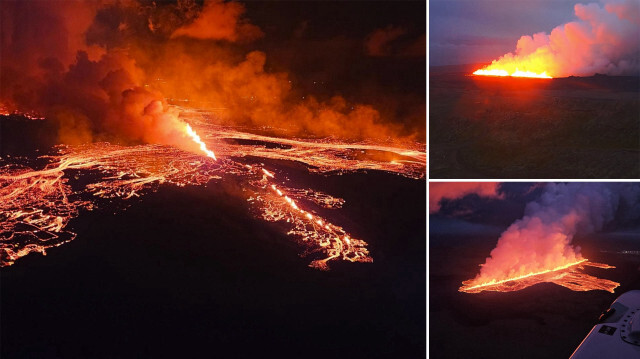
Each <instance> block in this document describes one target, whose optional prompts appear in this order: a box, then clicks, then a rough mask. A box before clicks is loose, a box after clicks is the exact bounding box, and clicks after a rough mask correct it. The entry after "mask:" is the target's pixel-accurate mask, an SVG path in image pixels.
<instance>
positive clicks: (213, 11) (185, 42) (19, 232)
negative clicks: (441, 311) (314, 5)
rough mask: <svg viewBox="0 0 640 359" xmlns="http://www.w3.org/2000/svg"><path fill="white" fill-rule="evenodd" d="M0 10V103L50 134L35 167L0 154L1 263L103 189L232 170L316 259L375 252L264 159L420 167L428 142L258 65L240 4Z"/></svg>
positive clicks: (51, 238) (114, 191) (41, 246)
mask: <svg viewBox="0 0 640 359" xmlns="http://www.w3.org/2000/svg"><path fill="white" fill-rule="evenodd" d="M0 7H1V8H2V43H1V45H2V54H3V58H2V62H1V64H0V65H1V72H2V73H1V75H2V79H3V81H2V82H1V83H0V90H1V91H0V108H1V109H2V110H3V112H4V114H5V115H7V116H8V115H9V114H19V115H23V114H26V115H29V116H30V117H37V118H46V119H47V120H51V121H54V122H55V124H56V130H57V138H58V141H59V143H60V145H59V146H58V147H57V148H56V151H54V152H53V153H50V154H47V155H46V156H41V157H39V158H38V160H39V161H40V162H39V164H37V165H36V164H31V163H23V162H20V161H17V162H16V161H11V160H9V159H3V161H2V162H1V163H0V198H1V199H2V204H1V205H0V219H1V222H2V223H1V224H0V239H1V240H2V243H1V245H2V247H1V248H0V252H1V254H2V261H1V262H0V265H2V266H4V265H11V264H13V263H14V262H15V260H17V259H18V258H20V257H22V256H24V255H26V254H28V253H30V252H40V253H45V250H46V249H47V248H50V247H53V246H59V245H61V244H63V243H65V242H67V241H69V240H71V239H73V238H74V237H75V233H73V232H72V231H71V230H70V229H69V228H67V226H68V224H69V222H70V220H71V219H73V218H75V217H77V216H78V215H79V213H80V212H82V211H88V210H94V209H96V208H100V207H103V206H104V205H105V204H104V203H105V202H104V201H105V200H107V199H108V200H114V199H122V200H125V199H130V198H133V197H138V196H142V195H144V194H145V193H148V192H151V191H153V190H155V189H156V188H157V187H158V186H159V185H160V184H172V185H176V186H186V185H204V184H206V183H207V182H209V181H216V180H219V179H220V178H222V176H225V175H232V176H235V177H236V178H240V181H241V182H242V183H243V191H244V192H245V193H244V194H243V195H246V196H247V199H246V200H247V201H248V202H249V203H250V205H251V207H252V208H253V209H254V212H257V215H258V217H260V218H262V219H264V220H266V221H271V222H283V223H286V226H288V228H287V230H286V233H287V234H289V235H291V236H294V237H295V238H296V239H297V240H298V241H299V242H300V244H301V245H302V246H303V247H305V254H313V255H314V256H317V257H318V258H314V259H313V261H312V263H311V266H312V267H314V268H319V269H327V268H328V265H327V262H328V261H330V260H336V259H343V260H348V261H352V262H371V261H372V258H371V257H370V256H369V253H368V250H367V249H366V245H367V243H366V242H364V241H362V240H359V239H357V238H354V237H353V236H352V235H350V234H349V233H347V231H346V230H345V229H343V228H342V227H341V226H339V225H337V224H334V223H332V221H331V220H330V219H329V218H325V217H324V216H323V215H321V214H320V213H318V212H320V211H321V210H320V209H321V208H328V209H335V208H339V207H340V206H341V203H343V202H344V200H343V199H341V198H337V197H333V196H331V195H330V194H326V193H324V192H322V191H317V190H313V189H309V188H299V187H296V186H295V185H293V184H291V183H290V182H287V181H289V178H287V177H286V176H284V175H283V176H282V177H280V176H278V175H277V170H276V169H274V168H271V167H268V166H267V165H264V163H262V162H260V161H261V160H265V159H269V160H287V161H295V162H298V163H303V164H304V165H306V166H308V169H309V171H311V172H316V173H324V174H328V173H343V172H347V171H354V170H362V169H374V170H382V171H387V172H391V173H397V174H399V175H403V176H406V177H409V178H424V175H425V166H426V155H425V151H424V144H421V143H420V142H417V141H416V138H418V139H419V138H420V137H419V136H417V133H416V132H415V131H413V129H407V128H403V126H401V125H399V124H397V123H394V122H393V121H392V120H390V119H389V118H385V117H384V116H383V115H382V113H381V112H379V111H378V110H377V109H376V108H374V106H372V105H369V104H362V103H357V102H353V101H347V100H346V99H345V98H343V97H342V96H339V95H333V96H330V97H328V98H327V99H318V98H316V97H314V96H302V99H301V98H299V97H297V93H295V89H294V88H293V85H292V82H291V80H290V77H289V74H288V73H287V72H272V71H268V70H267V69H266V67H267V66H266V54H265V53H264V52H262V51H256V50H250V51H247V50H246V46H248V44H250V43H251V42H252V41H255V40H256V39H259V38H261V37H263V36H264V33H263V32H262V30H261V29H260V28H259V27H258V26H256V25H253V24H251V22H250V21H249V20H248V19H247V18H245V17H244V14H245V8H244V6H243V5H242V4H240V3H237V2H224V1H219V0H209V1H205V2H204V4H199V3H198V2H196V1H177V2H171V3H158V4H156V3H155V2H152V3H148V2H144V1H140V2H138V1H124V2H110V1H105V2H93V1H90V2H84V1H78V2H75V1H65V2H30V1H28V2H23V1H3V2H2V3H1V4H0ZM243 46H245V47H243ZM294 95H296V96H295V97H296V98H294ZM43 162H44V164H42V163H43ZM317 253H320V255H319V256H318V255H317Z"/></svg>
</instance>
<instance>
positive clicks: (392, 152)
mask: <svg viewBox="0 0 640 359" xmlns="http://www.w3.org/2000/svg"><path fill="white" fill-rule="evenodd" d="M187 117H188V119H189V120H190V122H191V124H192V125H193V126H194V128H197V131H198V133H200V134H203V135H204V136H203V137H204V138H205V140H202V139H201V138H200V136H198V135H197V134H196V132H195V130H193V128H192V127H191V126H188V127H187V128H186V131H187V133H188V134H189V135H190V136H191V137H192V138H193V140H194V141H196V142H197V143H198V144H200V148H201V150H202V151H203V153H205V154H207V156H208V157H204V156H201V155H197V154H193V153H189V152H185V151H181V150H179V149H176V148H173V147H168V146H162V145H138V146H120V145H115V144H110V143H105V142H103V143H92V144H85V145H80V146H59V147H58V151H57V153H55V154H53V155H51V156H42V157H39V158H38V159H37V160H35V161H34V160H33V159H27V158H13V157H12V158H9V157H7V158H0V267H1V266H7V265H11V264H13V263H14V262H15V261H16V260H17V259H19V258H20V257H23V256H25V255H27V254H29V253H31V252H39V253H42V254H45V253H46V250H47V249H48V248H51V247H57V246H60V245H62V244H64V243H66V242H68V241H70V240H72V239H74V238H75V237H76V233H74V232H73V230H72V228H70V227H71V226H70V225H69V223H70V221H71V220H72V219H73V218H75V217H78V216H79V215H81V213H82V212H83V211H91V210H104V209H107V208H108V209H109V210H110V211H111V210H113V208H114V207H115V209H116V210H117V209H118V208H121V207H123V206H127V203H128V202H123V201H125V200H131V199H132V198H138V197H141V196H143V195H145V194H146V193H149V192H152V191H155V190H157V188H158V187H159V186H161V185H174V186H179V187H183V186H187V185H196V186H197V185H204V184H207V183H210V182H212V183H215V182H216V181H218V180H220V179H222V178H223V176H234V178H235V179H237V180H238V181H239V183H240V185H241V187H242V188H243V191H244V193H245V195H246V197H247V201H248V203H249V206H250V207H251V209H252V213H254V214H255V215H256V216H257V217H258V218H260V219H262V220H265V221H270V222H279V223H280V224H281V227H282V228H283V229H284V231H285V233H286V234H288V235H290V236H292V237H293V238H295V239H296V241H297V242H298V243H299V244H300V246H301V247H303V248H304V253H303V255H304V256H309V257H312V258H311V264H310V266H311V267H313V268H318V269H323V270H325V269H328V262H329V261H334V260H345V261H350V262H371V261H373V259H372V258H371V256H370V255H369V252H368V250H367V248H366V246H367V243H366V242H365V241H363V240H360V239H357V238H354V237H353V236H352V235H350V234H349V233H347V231H346V230H345V229H343V228H342V227H341V226H339V225H337V224H334V223H332V222H331V221H330V219H328V218H327V215H326V210H336V209H339V208H341V207H342V205H343V204H344V199H341V198H336V197H333V196H331V195H330V194H327V193H323V192H320V191H316V190H313V189H310V188H296V187H295V186H292V185H291V182H290V179H288V178H286V177H285V178H283V179H281V180H279V179H278V178H279V177H280V176H278V175H277V174H276V171H275V170H269V169H267V168H265V166H264V165H262V164H259V163H258V164H256V160H258V161H259V160H261V159H276V160H287V161H295V162H298V163H302V164H306V165H307V168H308V170H309V171H310V172H319V173H324V174H341V173H346V172H353V171H357V170H371V169H375V170H381V171H386V172H390V173H396V174H398V175H402V176H405V177H409V178H416V179H417V178H424V176H425V171H426V154H425V153H424V152H423V151H420V150H419V148H420V147H422V146H423V145H419V144H417V145H415V146H413V148H412V146H409V147H404V148H402V147H390V146H388V145H385V144H380V143H345V142H341V141H339V140H336V139H324V140H301V139H291V138H289V139H282V138H275V137H267V136H261V135H255V134H251V133H247V132H241V131H238V130H237V129H234V128H229V127H220V126H215V125H211V124H210V123H209V122H208V120H207V118H206V115H203V114H201V113H198V112H191V113H190V114H188V116H187ZM196 124H197V126H196ZM207 140H212V141H214V140H215V141H216V152H218V153H219V154H220V155H221V157H222V158H221V159H218V160H217V161H212V159H215V158H216V157H215V155H214V154H213V152H212V151H210V150H208V149H207V146H206V144H205V142H206V141H207ZM243 141H246V142H243ZM43 162H46V164H44V165H43V164H42V163H43ZM38 163H39V164H38ZM316 209H318V210H319V209H322V210H323V211H325V212H324V213H325V214H324V215H323V216H321V215H319V214H318V213H317V211H316ZM212 240H215V239H212Z"/></svg>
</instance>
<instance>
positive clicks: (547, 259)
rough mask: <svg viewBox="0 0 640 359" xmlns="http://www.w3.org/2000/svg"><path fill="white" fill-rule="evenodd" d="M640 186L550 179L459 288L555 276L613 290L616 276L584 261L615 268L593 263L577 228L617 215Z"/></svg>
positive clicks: (506, 286)
mask: <svg viewBox="0 0 640 359" xmlns="http://www.w3.org/2000/svg"><path fill="white" fill-rule="evenodd" d="M639 191H640V188H639V187H638V185H637V184H625V183H610V184H606V183H605V184H602V183H568V184H554V183H549V184H547V185H546V187H545V190H544V193H543V194H542V196H541V198H540V199H539V200H537V201H534V202H531V203H529V204H528V205H527V207H526V209H525V216H524V217H523V218H522V219H519V220H517V221H516V222H515V223H513V224H512V225H511V226H510V227H509V228H508V229H507V230H506V231H505V232H504V233H502V235H501V236H500V238H499V240H498V243H497V245H496V248H495V249H493V250H492V251H491V255H490V256H489V257H488V258H487V260H486V262H485V263H484V264H482V265H481V269H480V273H479V274H478V275H477V276H476V277H475V278H473V279H470V280H467V281H465V282H463V285H462V286H461V287H460V291H461V292H467V293H477V292H480V291H483V290H491V291H513V290H520V289H523V288H526V287H528V286H531V285H534V284H537V283H541V282H552V283H556V284H559V285H562V286H565V287H567V288H569V289H572V290H576V291H586V290H595V289H600V290H607V291H610V292H613V290H614V289H615V288H616V287H617V286H618V285H619V284H618V283H616V282H613V281H610V280H607V279H601V278H597V277H594V276H591V275H588V274H586V273H583V272H582V270H583V269H584V267H585V266H594V267H599V268H605V269H606V268H613V267H611V266H608V265H606V264H600V263H593V262H590V261H589V260H588V259H587V258H584V257H583V256H582V254H581V251H580V247H578V246H575V245H573V244H572V243H571V241H572V239H573V237H574V236H575V235H576V234H578V233H579V234H589V233H593V232H595V231H597V230H600V229H602V227H603V226H604V225H605V224H607V223H608V222H610V221H612V220H613V219H614V215H615V214H616V211H617V210H618V208H619V207H620V205H621V203H623V202H624V203H626V204H627V205H629V204H632V205H633V204H635V203H637V202H638V194H639Z"/></svg>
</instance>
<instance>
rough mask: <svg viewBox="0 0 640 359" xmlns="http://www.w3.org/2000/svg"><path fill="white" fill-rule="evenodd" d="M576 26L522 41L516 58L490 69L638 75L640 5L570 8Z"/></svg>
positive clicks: (633, 1)
mask: <svg viewBox="0 0 640 359" xmlns="http://www.w3.org/2000/svg"><path fill="white" fill-rule="evenodd" d="M574 11H575V15H576V17H577V20H576V21H572V22H569V23H567V24H564V25H560V26H557V27H556V28H554V29H553V30H552V31H551V33H549V34H547V33H544V32H540V33H536V34H533V35H532V36H529V35H526V36H522V37H521V38H520V40H518V43H517V45H516V50H515V52H514V53H508V54H506V55H504V56H502V57H500V58H499V59H498V60H494V61H493V62H492V64H491V65H489V66H488V67H487V69H488V70H498V69H501V70H506V71H507V72H508V73H513V72H515V70H516V69H518V70H520V71H531V72H535V73H542V72H543V71H546V73H547V74H548V75H551V76H554V77H565V76H571V75H576V76H591V75H594V74H596V73H601V74H609V75H638V74H640V3H639V2H638V1H637V0H619V1H612V0H609V1H605V2H603V4H602V5H601V4H598V3H590V4H587V5H583V4H576V5H575V6H574Z"/></svg>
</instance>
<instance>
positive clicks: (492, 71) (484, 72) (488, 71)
mask: <svg viewBox="0 0 640 359" xmlns="http://www.w3.org/2000/svg"><path fill="white" fill-rule="evenodd" d="M473 74H474V75H478V76H501V77H506V76H511V77H533V78H539V79H551V78H553V77H551V76H549V75H547V72H546V71H542V72H534V71H520V70H518V68H517V67H516V68H515V70H514V71H512V72H509V71H507V70H504V69H496V68H492V66H487V67H485V68H484V69H480V70H476V71H474V73H473Z"/></svg>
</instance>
